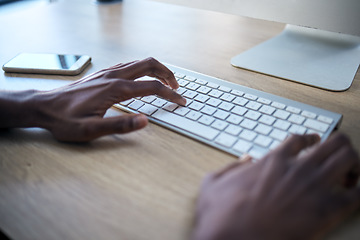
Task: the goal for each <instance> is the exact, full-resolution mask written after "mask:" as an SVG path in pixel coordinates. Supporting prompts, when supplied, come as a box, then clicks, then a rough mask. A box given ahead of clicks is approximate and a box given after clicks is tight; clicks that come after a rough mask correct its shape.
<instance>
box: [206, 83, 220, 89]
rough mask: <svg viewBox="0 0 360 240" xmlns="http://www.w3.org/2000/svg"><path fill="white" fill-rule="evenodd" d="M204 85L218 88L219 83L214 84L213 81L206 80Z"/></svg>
mask: <svg viewBox="0 0 360 240" xmlns="http://www.w3.org/2000/svg"><path fill="white" fill-rule="evenodd" d="M206 85H207V86H208V87H211V88H218V87H219V84H216V83H213V82H208V83H207V84H206Z"/></svg>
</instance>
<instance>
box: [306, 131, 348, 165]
mask: <svg viewBox="0 0 360 240" xmlns="http://www.w3.org/2000/svg"><path fill="white" fill-rule="evenodd" d="M345 145H350V140H349V139H348V138H347V137H346V136H345V135H344V134H342V133H335V134H333V135H331V136H330V137H329V139H328V140H327V141H325V142H324V143H322V144H321V145H319V146H318V147H317V148H315V149H313V150H312V151H309V152H308V153H306V154H305V155H304V156H303V159H305V160H304V161H307V162H311V164H321V163H323V162H324V161H325V160H326V159H327V158H328V157H329V156H331V155H332V154H333V153H335V152H336V151H338V149H340V148H341V147H343V146H345Z"/></svg>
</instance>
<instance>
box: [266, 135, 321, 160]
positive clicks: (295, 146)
mask: <svg viewBox="0 0 360 240" xmlns="http://www.w3.org/2000/svg"><path fill="white" fill-rule="evenodd" d="M319 141H320V137H319V135H317V134H307V135H292V136H291V137H289V138H288V139H287V140H285V142H283V143H282V144H280V145H279V146H278V147H277V148H276V149H275V150H274V152H275V153H277V154H278V155H280V156H281V157H283V158H288V157H292V156H296V155H298V154H299V153H300V152H301V151H302V150H304V149H306V148H308V147H310V146H312V145H314V144H315V143H317V142H319ZM269 154H272V153H271V152H270V153H269Z"/></svg>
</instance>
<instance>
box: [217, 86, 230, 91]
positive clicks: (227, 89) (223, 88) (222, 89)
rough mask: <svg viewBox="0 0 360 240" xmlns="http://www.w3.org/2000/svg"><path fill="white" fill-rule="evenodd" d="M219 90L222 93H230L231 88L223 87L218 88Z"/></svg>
mask: <svg viewBox="0 0 360 240" xmlns="http://www.w3.org/2000/svg"><path fill="white" fill-rule="evenodd" d="M219 90H221V91H223V92H230V91H231V88H229V87H225V86H220V87H219Z"/></svg>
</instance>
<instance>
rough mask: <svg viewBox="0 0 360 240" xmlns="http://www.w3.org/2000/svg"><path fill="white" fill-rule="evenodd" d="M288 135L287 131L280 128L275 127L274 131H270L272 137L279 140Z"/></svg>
mask: <svg viewBox="0 0 360 240" xmlns="http://www.w3.org/2000/svg"><path fill="white" fill-rule="evenodd" d="M287 136H288V134H287V132H285V131H282V130H279V129H274V130H272V132H271V133H270V137H272V138H275V139H277V140H279V141H283V140H285V138H286V137H287Z"/></svg>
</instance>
